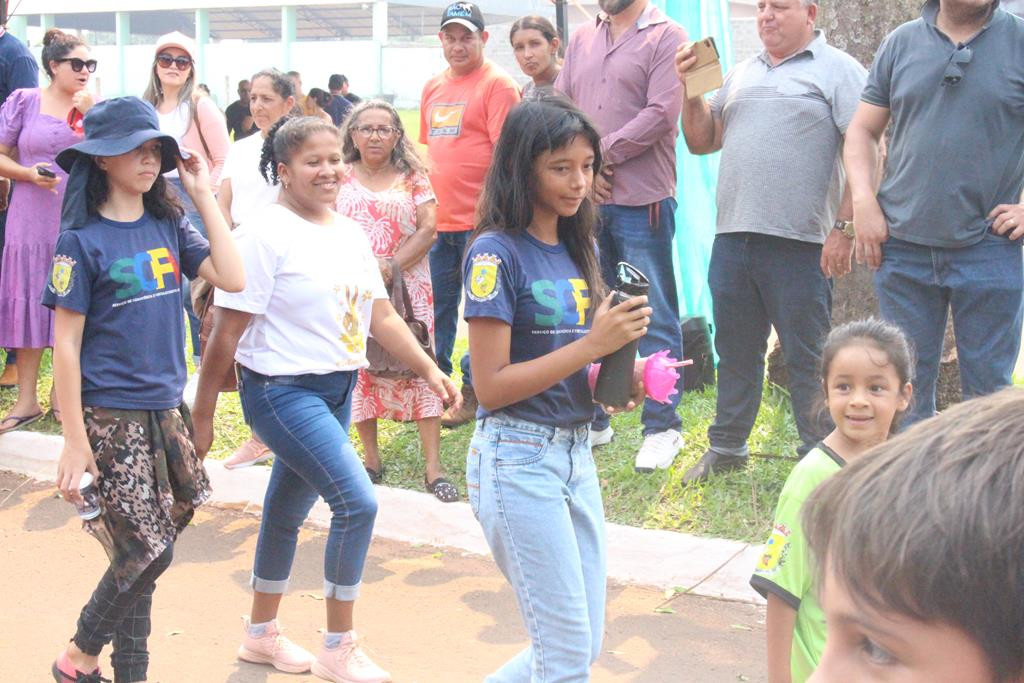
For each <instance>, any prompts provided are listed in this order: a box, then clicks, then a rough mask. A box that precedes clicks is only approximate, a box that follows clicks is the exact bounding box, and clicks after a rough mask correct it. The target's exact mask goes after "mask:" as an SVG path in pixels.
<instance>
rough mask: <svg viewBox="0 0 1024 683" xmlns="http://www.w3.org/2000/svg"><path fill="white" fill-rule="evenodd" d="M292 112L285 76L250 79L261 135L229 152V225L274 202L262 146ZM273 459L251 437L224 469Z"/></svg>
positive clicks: (272, 72)
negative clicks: (262, 166)
mask: <svg viewBox="0 0 1024 683" xmlns="http://www.w3.org/2000/svg"><path fill="white" fill-rule="evenodd" d="M294 108H295V86H294V85H293V84H292V79H291V78H289V77H288V76H287V75H285V74H284V73H282V72H280V71H278V70H277V69H264V70H263V71H260V72H259V73H257V74H256V75H254V76H253V77H252V79H251V81H250V86H249V111H250V112H251V114H252V120H253V123H255V124H256V127H257V128H259V131H260V133H259V135H250V136H248V137H246V138H242V139H241V140H238V141H236V142H233V143H231V147H230V148H229V149H228V157H227V160H226V161H225V162H224V171H223V173H221V176H220V191H219V192H218V193H217V203H218V204H219V205H220V210H221V211H222V212H223V213H224V218H225V219H226V220H227V222H228V225H230V226H236V225H243V224H244V223H246V222H248V220H249V218H250V217H253V216H259V215H260V214H261V213H262V212H264V211H265V210H266V208H267V207H268V206H270V205H271V204H273V203H274V202H276V201H277V198H278V195H279V194H280V193H281V187H280V186H279V185H275V184H274V183H271V182H269V181H268V180H267V179H266V178H264V177H263V176H262V175H261V174H260V161H261V157H262V154H263V142H264V141H265V140H266V139H267V134H268V133H269V132H270V129H271V128H272V127H273V126H274V124H276V123H277V122H278V121H280V120H281V119H283V118H284V117H285V116H287V115H288V114H289V113H290V112H291V111H292V109H294ZM273 456H274V454H273V453H272V452H271V451H270V449H269V448H267V446H266V444H264V443H263V442H262V441H260V440H259V437H257V436H256V435H254V434H253V435H250V437H249V438H248V439H246V441H245V442H244V443H243V444H242V445H241V446H239V447H238V448H237V449H236V450H235V452H234V453H232V454H231V457H229V458H228V459H227V460H225V461H224V467H226V468H228V469H235V468H238V467H249V466H250V465H255V464H257V463H261V462H265V461H267V460H269V459H270V458H272V457H273Z"/></svg>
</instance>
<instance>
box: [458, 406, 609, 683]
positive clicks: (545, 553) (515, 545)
mask: <svg viewBox="0 0 1024 683" xmlns="http://www.w3.org/2000/svg"><path fill="white" fill-rule="evenodd" d="M466 485H467V489H468V492H469V503H470V506H471V507H472V509H473V514H475V515H476V518H477V519H478V520H479V521H480V526H481V527H483V532H484V536H485V537H486V538H487V544H488V546H490V549H491V554H492V555H493V556H494V561H495V562H496V563H497V565H498V567H499V568H500V569H501V572H502V573H503V574H504V575H505V578H506V579H508V581H509V583H510V584H512V588H513V590H514V591H515V594H516V601H517V602H518V604H519V611H520V614H521V615H522V617H523V621H524V622H525V624H526V628H527V630H528V631H529V634H530V645H529V647H527V648H526V649H525V650H523V651H522V652H520V653H519V654H518V655H516V656H515V657H513V658H512V659H511V660H509V661H508V662H507V663H506V664H505V665H504V666H503V667H501V669H499V670H498V671H497V672H495V673H494V674H492V675H491V676H489V677H488V678H487V683H520V682H523V681H545V682H554V681H559V682H562V683H564V682H568V681H587V680H589V678H590V673H589V672H590V665H591V664H592V663H593V662H594V661H595V660H596V659H597V657H598V655H600V653H601V640H602V637H603V635H604V610H605V591H606V576H607V570H606V549H605V533H604V508H603V506H602V504H601V487H600V484H599V483H598V480H597V468H596V467H595V465H594V458H593V456H592V454H591V452H590V440H589V434H588V430H587V425H585V424H584V425H581V426H579V427H576V428H569V429H566V428H555V427H548V426H545V425H540V424H535V423H532V422H526V421H523V420H516V419H514V418H510V417H507V416H504V415H501V414H499V415H496V416H492V417H486V418H482V419H480V420H477V424H476V432H474V434H473V439H472V441H471V442H470V445H469V453H468V455H467V456H466Z"/></svg>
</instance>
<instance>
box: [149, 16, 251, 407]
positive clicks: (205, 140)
mask: <svg viewBox="0 0 1024 683" xmlns="http://www.w3.org/2000/svg"><path fill="white" fill-rule="evenodd" d="M195 53H196V48H195V43H194V42H193V40H192V39H191V38H189V37H188V36H186V35H185V34H183V33H179V32H178V31H174V32H172V33H168V34H166V35H162V36H160V38H159V39H158V40H157V42H156V51H155V52H154V54H153V67H152V69H151V70H150V76H149V84H148V85H147V86H146V92H145V93H144V94H143V95H142V99H144V100H146V101H147V102H149V103H150V104H152V105H153V106H154V107H155V108H156V113H157V116H159V117H160V130H161V131H163V132H164V133H167V134H168V135H170V136H171V137H173V138H174V139H175V140H177V141H178V143H179V144H180V145H181V146H182V147H185V148H186V149H192V150H195V151H196V152H197V153H198V154H201V155H202V156H203V157H204V158H205V160H206V166H207V168H209V169H210V189H211V190H213V191H214V193H216V192H217V188H218V187H219V185H220V174H221V170H223V168H224V160H225V159H226V158H227V155H228V146H229V145H230V144H231V139H230V138H229V137H228V128H227V123H226V121H225V120H224V115H223V114H222V113H221V111H220V109H218V108H217V105H216V104H214V102H213V100H211V99H210V98H209V97H199V96H198V92H197V90H196V84H197V77H196V68H195V66H196V65H195V60H194V59H193V55H194V54H195ZM166 176H167V179H168V180H169V181H170V183H171V185H172V186H173V187H174V189H175V190H177V192H178V196H179V197H180V198H181V200H182V203H184V204H185V212H186V215H187V216H188V219H189V220H190V221H191V222H192V225H194V226H195V227H196V229H197V230H199V232H201V233H202V234H203V235H205V234H206V229H205V226H204V225H203V220H202V218H201V217H200V215H199V212H198V211H196V207H195V206H194V205H193V204H192V202H191V201H190V200H189V198H188V195H187V194H186V193H185V191H184V190H183V189H182V187H181V181H180V179H179V178H178V172H177V171H171V172H170V173H168V174H166ZM184 291H185V294H186V295H185V297H184V300H185V312H186V313H187V314H188V320H189V327H190V329H191V338H192V359H193V361H195V364H196V365H197V366H198V364H199V319H198V318H197V317H196V315H195V313H194V312H193V311H192V306H191V304H190V297H189V296H188V287H187V285H186V286H185V287H184ZM186 393H187V390H186Z"/></svg>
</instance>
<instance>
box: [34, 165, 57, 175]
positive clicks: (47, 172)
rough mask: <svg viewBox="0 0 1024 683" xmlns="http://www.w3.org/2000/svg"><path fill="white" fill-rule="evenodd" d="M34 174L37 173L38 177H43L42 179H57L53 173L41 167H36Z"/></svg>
mask: <svg viewBox="0 0 1024 683" xmlns="http://www.w3.org/2000/svg"><path fill="white" fill-rule="evenodd" d="M36 173H38V174H39V175H41V176H43V177H44V178H56V177H57V174H56V173H54V172H53V171H51V170H50V169H48V168H44V167H42V166H36Z"/></svg>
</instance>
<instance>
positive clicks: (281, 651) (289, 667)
mask: <svg viewBox="0 0 1024 683" xmlns="http://www.w3.org/2000/svg"><path fill="white" fill-rule="evenodd" d="M244 621H245V638H244V639H243V640H242V644H241V645H240V646H239V647H238V658H239V659H242V660H244V661H246V662H252V663H253V664H269V665H270V666H272V667H274V668H275V669H277V670H278V671H286V672H288V673H292V674H300V673H304V672H306V671H309V669H310V667H311V666H313V663H314V662H315V661H316V658H315V657H314V656H313V654H312V653H311V652H309V651H308V650H306V649H304V648H301V647H299V646H298V645H296V644H295V643H293V642H292V641H290V640H288V639H287V638H285V637H284V636H283V635H281V630H280V629H279V628H278V627H277V620H276V619H275V620H273V621H271V622H270V623H269V624H268V625H267V627H266V629H265V630H264V632H263V634H262V635H259V636H253V635H252V634H251V633H249V619H248V618H245V619H244Z"/></svg>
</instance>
